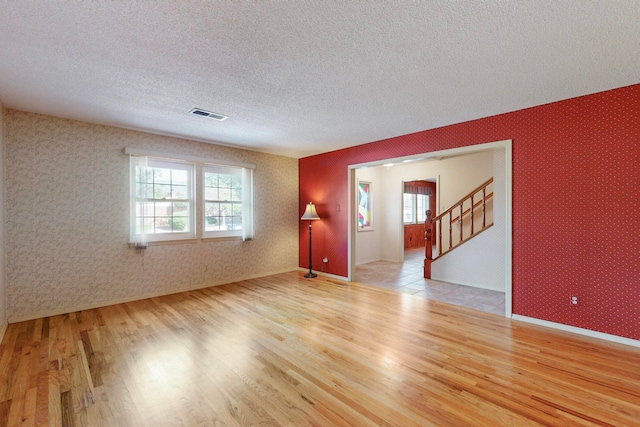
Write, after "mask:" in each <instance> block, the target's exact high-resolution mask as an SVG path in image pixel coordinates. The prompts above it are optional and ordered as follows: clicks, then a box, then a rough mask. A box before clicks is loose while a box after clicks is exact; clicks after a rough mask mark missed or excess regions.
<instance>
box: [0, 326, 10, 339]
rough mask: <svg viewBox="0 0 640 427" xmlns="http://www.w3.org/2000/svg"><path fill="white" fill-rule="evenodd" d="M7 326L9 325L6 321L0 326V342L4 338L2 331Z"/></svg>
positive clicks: (4, 330)
mask: <svg viewBox="0 0 640 427" xmlns="http://www.w3.org/2000/svg"><path fill="white" fill-rule="evenodd" d="M7 326H9V323H8V322H4V323H3V324H2V326H0V343H2V340H3V339H4V333H5V332H7Z"/></svg>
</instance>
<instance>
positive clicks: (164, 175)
mask: <svg viewBox="0 0 640 427" xmlns="http://www.w3.org/2000/svg"><path fill="white" fill-rule="evenodd" d="M153 182H155V183H156V184H171V169H165V168H153Z"/></svg>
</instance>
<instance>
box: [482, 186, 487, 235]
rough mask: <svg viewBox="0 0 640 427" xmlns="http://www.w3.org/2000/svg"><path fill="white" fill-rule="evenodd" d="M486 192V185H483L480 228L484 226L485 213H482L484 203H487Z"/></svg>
mask: <svg viewBox="0 0 640 427" xmlns="http://www.w3.org/2000/svg"><path fill="white" fill-rule="evenodd" d="M486 193H487V187H484V188H483V189H482V228H484V226H485V221H486V218H485V213H484V211H485V209H484V207H485V204H486V203H487V197H486Z"/></svg>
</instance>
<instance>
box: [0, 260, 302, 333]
mask: <svg viewBox="0 0 640 427" xmlns="http://www.w3.org/2000/svg"><path fill="white" fill-rule="evenodd" d="M291 271H295V270H294V269H287V270H282V271H274V272H270V273H262V274H253V275H250V276H245V277H239V278H236V279H233V280H223V281H219V282H210V283H206V284H200V285H196V286H193V287H189V288H181V289H173V290H171V291H168V292H157V293H151V294H145V295H138V296H134V297H129V298H122V299H117V300H111V301H102V302H98V303H95V304H87V305H82V306H75V307H65V308H61V309H58V310H51V311H45V312H40V313H35V314H29V315H26V316H20V317H10V318H9V323H18V322H24V321H26V320H34V319H41V318H43V317H51V316H58V315H60V314H67V313H75V312H77V311H82V310H91V309H94V308H100V307H107V306H109V305H116V304H124V303H127V302H132V301H140V300H143V299H148V298H156V297H162V296H165V295H173V294H179V293H180V292H188V291H195V290H198V289H204V288H210V287H212V286H220V285H226V284H228V283H235V282H241V281H243V280H250V279H257V278H259V277H265V276H272V275H274V274H281V273H289V272H291Z"/></svg>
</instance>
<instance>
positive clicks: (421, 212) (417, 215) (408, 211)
mask: <svg viewBox="0 0 640 427" xmlns="http://www.w3.org/2000/svg"><path fill="white" fill-rule="evenodd" d="M427 209H429V196H427V195H426V194H413V193H404V194H403V209H402V212H403V213H402V218H403V221H404V223H405V224H419V223H421V222H424V221H425V220H426V219H427V217H426V215H425V211H426V210H427Z"/></svg>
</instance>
